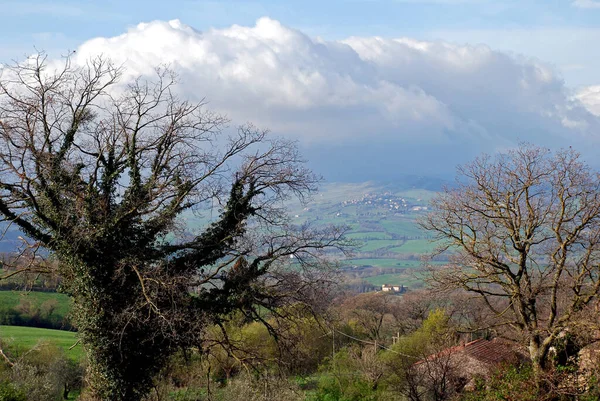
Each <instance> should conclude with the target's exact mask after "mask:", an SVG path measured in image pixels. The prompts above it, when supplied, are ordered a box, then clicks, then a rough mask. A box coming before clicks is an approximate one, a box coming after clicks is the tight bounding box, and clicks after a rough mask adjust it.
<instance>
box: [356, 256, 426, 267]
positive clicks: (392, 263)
mask: <svg viewBox="0 0 600 401" xmlns="http://www.w3.org/2000/svg"><path fill="white" fill-rule="evenodd" d="M412 262H417V263H420V262H418V261H412V260H399V259H385V258H382V259H375V258H371V259H368V258H367V259H349V260H346V261H345V262H344V264H345V265H346V266H374V267H411V266H410V264H412Z"/></svg>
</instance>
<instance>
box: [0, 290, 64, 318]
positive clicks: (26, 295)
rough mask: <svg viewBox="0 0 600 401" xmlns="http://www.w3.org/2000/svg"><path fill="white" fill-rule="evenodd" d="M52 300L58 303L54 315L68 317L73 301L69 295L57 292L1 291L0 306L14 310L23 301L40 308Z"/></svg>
mask: <svg viewBox="0 0 600 401" xmlns="http://www.w3.org/2000/svg"><path fill="white" fill-rule="evenodd" d="M52 299H53V300H56V302H57V304H56V309H55V311H54V313H55V314H56V315H57V316H63V317H64V316H66V315H67V314H68V313H69V311H70V310H71V299H70V298H69V296H68V295H65V294H60V293H56V292H39V291H0V305H2V308H3V309H14V308H15V307H16V306H18V305H19V304H20V303H21V301H29V302H31V303H32V304H33V305H35V306H37V307H39V306H40V305H42V304H43V303H44V302H47V301H49V300H52Z"/></svg>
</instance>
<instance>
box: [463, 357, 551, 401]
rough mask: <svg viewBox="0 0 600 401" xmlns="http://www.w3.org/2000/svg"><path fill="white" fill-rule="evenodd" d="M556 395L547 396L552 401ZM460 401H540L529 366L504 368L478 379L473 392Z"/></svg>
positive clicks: (467, 393) (464, 395)
mask: <svg viewBox="0 0 600 401" xmlns="http://www.w3.org/2000/svg"><path fill="white" fill-rule="evenodd" d="M555 396H556V395H548V397H547V399H553V398H554V397H555ZM460 400H462V401H501V400H503V401H537V400H539V401H542V398H540V395H539V394H538V392H537V388H536V385H535V380H534V378H533V370H532V369H531V366H529V365H524V366H505V367H503V368H500V369H498V370H497V371H496V372H495V373H494V374H493V375H492V376H491V377H490V378H485V379H484V378H479V380H477V383H476V386H475V389H474V391H472V392H466V393H465V394H463V395H462V396H461V397H460Z"/></svg>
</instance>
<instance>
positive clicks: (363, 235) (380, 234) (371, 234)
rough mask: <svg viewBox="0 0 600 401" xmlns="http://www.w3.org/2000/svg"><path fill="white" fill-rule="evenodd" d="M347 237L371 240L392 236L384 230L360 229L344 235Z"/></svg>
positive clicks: (390, 237)
mask: <svg viewBox="0 0 600 401" xmlns="http://www.w3.org/2000/svg"><path fill="white" fill-rule="evenodd" d="M346 237H348V238H349V239H356V240H361V241H371V240H378V239H392V236H391V235H390V234H388V233H386V232H385V231H360V232H355V233H350V234H348V235H346Z"/></svg>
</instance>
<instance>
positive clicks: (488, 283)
mask: <svg viewBox="0 0 600 401" xmlns="http://www.w3.org/2000/svg"><path fill="white" fill-rule="evenodd" d="M432 206H433V210H434V211H433V212H432V213H430V214H429V215H427V217H425V218H424V219H423V220H422V221H421V225H422V226H423V227H424V228H425V229H427V230H430V231H432V232H434V233H435V234H437V238H439V239H440V240H442V241H444V243H445V247H444V248H443V249H441V250H440V251H441V252H444V251H450V253H451V254H452V257H451V262H450V264H449V265H448V266H444V267H442V268H439V269H433V270H432V273H433V275H432V279H433V281H434V283H436V284H437V285H438V286H441V287H445V288H457V287H458V288H462V289H464V290H466V291H468V292H471V293H476V294H478V295H479V296H481V297H482V299H483V300H484V301H485V304H486V305H487V307H489V308H490V310H491V311H493V312H494V313H495V315H496V318H497V322H498V324H503V325H507V326H508V327H510V328H511V329H512V330H514V332H515V333H516V334H518V335H519V336H521V339H522V340H524V341H525V342H526V344H527V345H528V347H529V354H530V356H531V360H532V362H533V367H534V372H535V373H536V375H537V377H538V378H539V377H541V373H542V371H543V370H544V369H545V367H546V362H547V357H548V352H549V350H550V347H551V346H552V343H553V342H554V341H555V340H556V338H557V337H558V336H559V335H560V334H561V333H563V332H565V331H573V332H574V331H575V329H576V328H577V327H579V326H582V325H588V324H593V320H594V319H590V318H589V315H588V316H587V317H586V318H583V319H582V314H584V313H589V309H590V306H591V305H592V304H593V303H595V302H597V300H598V290H599V289H600V270H599V265H598V262H599V257H600V180H599V179H598V174H597V173H596V172H594V171H592V170H591V169H590V167H588V166H587V165H586V164H585V163H584V162H582V161H581V160H580V156H579V154H578V153H576V152H575V151H573V150H572V149H567V150H561V151H558V152H555V153H552V152H551V151H550V150H548V149H544V148H539V147H535V146H532V145H527V144H524V145H521V146H519V147H518V148H517V149H515V150H512V151H509V152H508V153H505V154H500V155H498V156H496V157H491V156H482V157H480V158H478V159H476V160H475V161H474V162H472V163H471V164H468V165H466V166H463V167H460V168H459V176H458V183H457V186H456V187H454V188H449V189H446V190H445V191H444V192H443V193H442V194H440V195H439V196H438V197H437V198H436V199H435V200H434V201H433V203H432ZM584 317H585V316H584Z"/></svg>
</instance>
